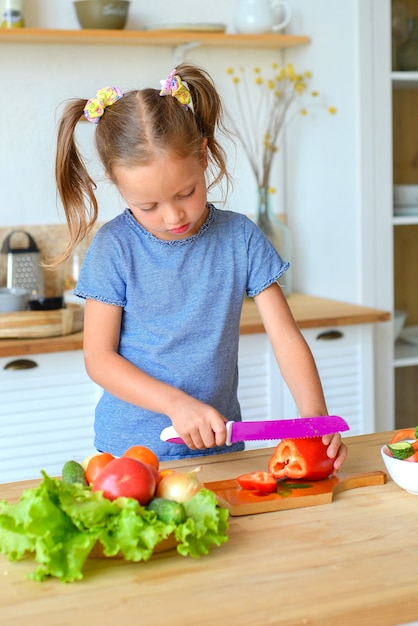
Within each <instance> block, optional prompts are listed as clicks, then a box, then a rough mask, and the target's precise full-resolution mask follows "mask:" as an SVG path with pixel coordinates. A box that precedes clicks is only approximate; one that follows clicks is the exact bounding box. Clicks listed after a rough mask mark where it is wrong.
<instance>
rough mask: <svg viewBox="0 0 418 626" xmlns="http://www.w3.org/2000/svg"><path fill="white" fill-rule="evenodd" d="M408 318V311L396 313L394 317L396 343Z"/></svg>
mask: <svg viewBox="0 0 418 626" xmlns="http://www.w3.org/2000/svg"><path fill="white" fill-rule="evenodd" d="M407 317H408V313H407V312H406V311H398V310H396V311H395V314H394V316H393V338H394V341H396V340H397V339H398V338H399V335H400V334H401V332H402V329H403V327H404V324H405V320H406V318H407Z"/></svg>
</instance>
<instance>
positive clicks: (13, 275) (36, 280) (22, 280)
mask: <svg viewBox="0 0 418 626" xmlns="http://www.w3.org/2000/svg"><path fill="white" fill-rule="evenodd" d="M18 233H19V235H24V236H25V238H26V241H27V244H26V247H12V237H14V236H15V235H17V234H18ZM19 240H20V237H19ZM1 252H2V254H5V255H6V256H7V287H23V288H24V289H27V290H28V291H29V298H30V299H31V300H34V299H38V298H43V297H44V281H43V275H42V268H41V266H40V252H39V248H38V246H37V245H36V242H35V240H34V239H33V237H31V235H29V233H27V232H25V231H23V230H20V231H19V230H13V231H12V232H11V233H10V234H9V235H8V236H7V237H6V239H5V240H4V242H3V245H2V249H1Z"/></svg>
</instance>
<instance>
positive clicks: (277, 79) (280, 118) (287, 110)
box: [227, 63, 336, 193]
mask: <svg viewBox="0 0 418 626" xmlns="http://www.w3.org/2000/svg"><path fill="white" fill-rule="evenodd" d="M271 69H272V71H273V76H268V77H266V78H264V77H263V73H262V71H261V70H260V68H259V67H255V68H254V82H255V84H256V85H257V89H254V87H253V86H251V85H250V84H249V83H248V81H247V80H246V76H245V70H244V68H243V67H239V71H240V72H241V74H242V80H241V78H240V77H238V76H237V75H236V74H235V73H234V70H233V68H228V70H227V73H228V74H229V75H231V76H232V83H233V85H235V95H236V100H237V105H238V107H237V109H238V112H239V117H240V119H241V121H240V122H239V123H237V122H236V121H235V120H236V116H233V117H232V118H231V119H230V123H231V127H232V129H233V130H234V132H235V135H236V136H237V138H238V140H239V142H240V143H241V145H242V147H243V149H244V152H245V154H246V156H247V158H248V161H249V163H250V166H251V169H252V171H253V173H254V176H255V178H256V180H257V184H258V186H259V187H264V188H265V189H268V191H269V193H274V191H275V190H274V188H273V187H270V186H269V179H270V173H271V169H272V163H273V159H274V156H275V154H276V153H277V152H278V150H279V146H280V141H281V138H282V135H283V132H284V129H285V127H286V126H287V124H289V123H290V122H291V121H292V119H293V118H294V117H295V115H297V114H298V112H299V113H300V114H301V115H303V116H306V115H308V109H309V108H310V107H311V106H314V105H313V104H310V102H309V100H308V98H309V96H311V97H313V98H316V97H317V96H318V92H317V91H311V92H310V93H309V94H308V91H307V89H308V83H309V81H310V79H311V76H312V74H311V72H310V71H307V72H303V73H298V72H296V71H295V69H294V67H293V65H292V64H291V63H288V64H287V65H286V66H284V67H280V66H279V65H278V64H277V63H272V64H271ZM315 105H316V106H321V104H320V103H319V102H316V103H315ZM328 112H329V113H331V114H334V113H336V108H335V107H328Z"/></svg>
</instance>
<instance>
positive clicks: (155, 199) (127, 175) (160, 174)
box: [114, 150, 208, 241]
mask: <svg viewBox="0 0 418 626" xmlns="http://www.w3.org/2000/svg"><path fill="white" fill-rule="evenodd" d="M205 155H206V150H204V152H203V156H202V160H199V159H198V158H196V156H190V157H187V158H185V159H179V158H176V157H175V156H173V155H172V154H169V153H167V154H163V155H161V156H159V157H158V158H157V159H156V160H155V161H153V163H152V164H151V165H140V166H138V167H132V168H122V167H116V168H115V171H114V178H115V181H116V185H117V187H118V189H119V191H120V193H121V195H122V197H123V198H124V200H125V201H126V203H127V205H128V207H129V209H130V210H131V212H132V214H133V216H134V217H135V219H136V220H137V221H138V222H139V223H140V224H141V226H143V227H144V228H145V229H146V230H148V231H149V232H150V233H152V234H153V235H154V236H155V237H157V238H158V239H164V240H167V241H169V240H178V239H185V238H186V237H190V236H191V235H194V234H195V233H196V232H197V231H198V230H199V228H200V227H201V226H202V224H203V223H204V222H205V220H206V217H207V215H208V209H207V204H206V181H205V169H206V166H207V162H206V156H205Z"/></svg>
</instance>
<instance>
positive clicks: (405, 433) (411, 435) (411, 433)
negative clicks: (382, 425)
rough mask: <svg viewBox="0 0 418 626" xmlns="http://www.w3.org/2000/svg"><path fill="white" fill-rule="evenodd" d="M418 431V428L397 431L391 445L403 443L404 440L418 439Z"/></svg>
mask: <svg viewBox="0 0 418 626" xmlns="http://www.w3.org/2000/svg"><path fill="white" fill-rule="evenodd" d="M417 431H418V426H416V427H415V428H402V429H401V430H398V431H396V433H395V434H394V435H393V437H392V439H391V440H390V441H389V443H398V441H402V440H403V439H418V437H417V434H418V433H417Z"/></svg>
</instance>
